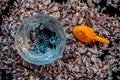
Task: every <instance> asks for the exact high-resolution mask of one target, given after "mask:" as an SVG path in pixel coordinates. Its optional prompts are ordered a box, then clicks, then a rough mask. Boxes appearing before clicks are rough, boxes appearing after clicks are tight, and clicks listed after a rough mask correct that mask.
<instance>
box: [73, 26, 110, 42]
mask: <svg viewBox="0 0 120 80" xmlns="http://www.w3.org/2000/svg"><path fill="white" fill-rule="evenodd" d="M73 34H74V36H75V37H76V38H77V39H78V40H80V41H81V42H85V43H87V42H90V41H99V42H102V43H105V44H109V43H110V41H109V40H107V39H105V38H101V37H99V36H97V35H96V33H94V31H93V29H92V28H90V27H88V26H76V27H75V28H74V29H73Z"/></svg>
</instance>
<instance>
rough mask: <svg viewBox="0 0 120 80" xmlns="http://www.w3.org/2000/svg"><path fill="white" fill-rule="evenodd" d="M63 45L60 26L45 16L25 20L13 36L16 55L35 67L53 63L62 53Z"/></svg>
mask: <svg viewBox="0 0 120 80" xmlns="http://www.w3.org/2000/svg"><path fill="white" fill-rule="evenodd" d="M65 44H66V37H65V34H64V31H63V29H62V25H61V24H60V22H59V21H57V20H56V19H55V18H53V17H51V16H48V15H45V14H37V15H34V16H30V17H28V18H26V19H25V20H24V22H23V23H22V25H21V26H20V28H19V29H18V30H17V31H16V34H15V46H16V48H17V50H18V53H19V54H20V55H21V56H22V57H23V58H24V59H25V60H26V61H28V62H30V63H32V64H36V65H44V64H48V63H50V62H53V61H55V60H56V59H57V58H58V57H59V56H60V55H61V54H62V53H63V51H64V47H65Z"/></svg>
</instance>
